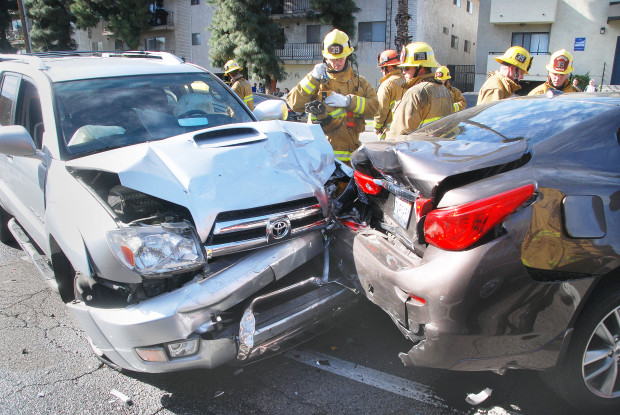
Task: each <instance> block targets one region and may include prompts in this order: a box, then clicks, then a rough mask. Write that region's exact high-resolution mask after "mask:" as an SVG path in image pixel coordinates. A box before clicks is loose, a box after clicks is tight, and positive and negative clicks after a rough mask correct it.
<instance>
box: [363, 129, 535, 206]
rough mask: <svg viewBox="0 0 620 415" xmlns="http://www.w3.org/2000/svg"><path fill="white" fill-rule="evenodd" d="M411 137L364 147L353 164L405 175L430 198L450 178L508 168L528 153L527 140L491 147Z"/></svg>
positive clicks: (482, 144) (457, 141) (369, 144)
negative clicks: (407, 139) (405, 139)
mask: <svg viewBox="0 0 620 415" xmlns="http://www.w3.org/2000/svg"><path fill="white" fill-rule="evenodd" d="M408 137H409V138H410V141H403V142H398V143H390V142H385V141H383V142H376V143H367V144H364V145H362V146H361V147H360V148H359V149H358V150H357V151H356V152H355V153H353V155H352V156H351V161H352V163H353V165H354V166H355V167H358V166H363V165H368V164H372V166H373V167H374V168H375V169H377V170H379V171H381V172H382V173H385V174H390V175H391V174H400V173H402V174H403V175H405V176H406V177H407V179H408V180H409V181H410V182H411V184H412V185H413V186H414V187H415V188H416V189H417V190H419V191H421V192H422V193H423V194H426V195H430V194H431V193H432V191H433V189H434V188H435V187H437V186H438V185H439V184H440V183H441V182H442V181H443V180H444V179H446V178H447V177H449V176H454V175H458V174H461V173H466V172H471V171H475V170H483V169H488V168H491V167H495V166H501V165H505V164H507V163H510V162H514V161H516V160H519V159H520V158H521V157H523V156H524V154H526V152H527V142H526V140H524V139H519V140H514V141H511V142H502V143H488V142H481V141H462V140H449V139H445V138H433V137H429V136H427V135H423V134H415V133H414V134H410V135H409V136H408Z"/></svg>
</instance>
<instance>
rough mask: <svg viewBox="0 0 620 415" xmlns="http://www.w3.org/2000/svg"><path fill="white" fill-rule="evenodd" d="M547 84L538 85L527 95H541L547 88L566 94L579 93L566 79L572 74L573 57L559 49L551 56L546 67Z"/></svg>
mask: <svg viewBox="0 0 620 415" xmlns="http://www.w3.org/2000/svg"><path fill="white" fill-rule="evenodd" d="M547 72H548V73H549V75H548V77H547V82H545V83H544V84H541V85H538V86H537V87H536V88H534V89H532V90H531V91H530V93H529V94H528V95H542V94H545V93H547V91H548V90H549V88H552V89H556V90H558V91H562V92H564V93H566V92H581V90H580V89H579V88H576V87H574V86H573V85H572V84H571V82H570V79H568V77H569V75H570V73H571V72H573V55H571V54H570V52H568V51H567V50H566V49H561V50H558V51H557V52H555V53H554V54H553V55H551V59H549V64H548V65H547Z"/></svg>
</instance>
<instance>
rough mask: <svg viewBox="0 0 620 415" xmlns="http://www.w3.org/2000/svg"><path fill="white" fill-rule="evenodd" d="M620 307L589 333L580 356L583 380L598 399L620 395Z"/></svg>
mask: <svg viewBox="0 0 620 415" xmlns="http://www.w3.org/2000/svg"><path fill="white" fill-rule="evenodd" d="M619 363H620V307H617V308H616V309H615V310H613V311H612V312H610V313H609V314H607V316H605V318H603V319H602V320H601V321H600V322H599V323H598V325H597V326H596V329H595V330H594V332H593V333H592V335H591V336H590V340H589V341H588V346H587V347H586V349H585V353H584V355H583V364H582V370H581V372H582V375H583V380H584V382H585V384H586V386H587V387H588V389H590V391H591V392H592V393H594V394H595V395H597V396H600V397H601V398H609V399H611V398H617V397H620V379H619V370H618V364H619Z"/></svg>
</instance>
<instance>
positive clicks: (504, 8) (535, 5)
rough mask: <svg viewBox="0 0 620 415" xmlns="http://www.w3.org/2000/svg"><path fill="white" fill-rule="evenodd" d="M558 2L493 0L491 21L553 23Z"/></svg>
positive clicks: (504, 22) (499, 22) (502, 22)
mask: <svg viewBox="0 0 620 415" xmlns="http://www.w3.org/2000/svg"><path fill="white" fill-rule="evenodd" d="M560 1H561V0H560ZM557 3H558V0H542V1H541V0H519V1H514V0H493V1H492V2H491V16H490V21H491V23H493V24H515V23H517V24H519V23H553V22H554V21H555V20H556V9H557Z"/></svg>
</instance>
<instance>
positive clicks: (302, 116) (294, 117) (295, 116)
mask: <svg viewBox="0 0 620 415" xmlns="http://www.w3.org/2000/svg"><path fill="white" fill-rule="evenodd" d="M252 95H253V96H254V105H256V104H260V103H261V102H265V101H267V100H270V99H278V100H282V101H284V102H285V103H286V99H285V98H284V97H277V96H275V95H270V94H263V93H260V92H254V93H253V94H252ZM286 108H287V110H288V117H287V118H286V121H297V122H306V121H307V119H308V116H307V115H306V113H298V112H295V111H293V110H292V109H291V107H289V106H288V104H286Z"/></svg>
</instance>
